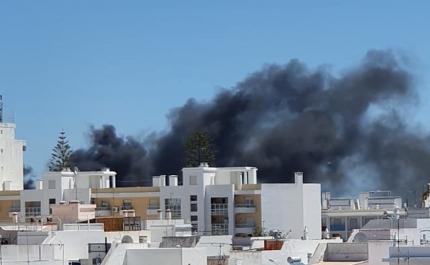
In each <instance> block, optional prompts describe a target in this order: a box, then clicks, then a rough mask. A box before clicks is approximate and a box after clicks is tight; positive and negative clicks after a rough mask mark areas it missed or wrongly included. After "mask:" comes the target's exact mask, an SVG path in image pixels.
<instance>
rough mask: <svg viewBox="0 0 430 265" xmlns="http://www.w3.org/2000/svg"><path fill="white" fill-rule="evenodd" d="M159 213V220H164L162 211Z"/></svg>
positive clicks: (158, 211)
mask: <svg viewBox="0 0 430 265" xmlns="http://www.w3.org/2000/svg"><path fill="white" fill-rule="evenodd" d="M157 213H158V220H163V211H162V210H161V209H158V210H157Z"/></svg>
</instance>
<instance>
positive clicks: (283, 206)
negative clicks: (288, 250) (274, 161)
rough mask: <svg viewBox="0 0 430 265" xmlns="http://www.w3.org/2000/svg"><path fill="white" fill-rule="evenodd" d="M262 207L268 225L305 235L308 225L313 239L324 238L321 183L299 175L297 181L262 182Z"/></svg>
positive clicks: (266, 227) (268, 228) (271, 227)
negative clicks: (281, 182) (309, 180)
mask: <svg viewBox="0 0 430 265" xmlns="http://www.w3.org/2000/svg"><path fill="white" fill-rule="evenodd" d="M261 208H262V211H261V212H262V221H263V222H264V228H265V229H267V230H268V231H270V230H272V229H278V230H281V231H284V233H288V231H290V229H291V233H290V234H289V236H290V238H294V239H297V238H301V237H302V236H303V230H304V228H305V226H306V227H307V230H308V237H309V238H310V239H321V185H320V184H303V179H302V177H297V176H296V182H295V183H293V184H262V185H261Z"/></svg>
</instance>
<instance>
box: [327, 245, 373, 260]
mask: <svg viewBox="0 0 430 265" xmlns="http://www.w3.org/2000/svg"><path fill="white" fill-rule="evenodd" d="M368 259H369V255H368V245H367V243H343V244H333V243H331V244H327V250H326V260H327V261H365V260H368Z"/></svg>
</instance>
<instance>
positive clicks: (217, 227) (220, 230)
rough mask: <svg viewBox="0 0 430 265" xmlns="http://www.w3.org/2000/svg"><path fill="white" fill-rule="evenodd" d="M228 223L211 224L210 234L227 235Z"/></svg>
mask: <svg viewBox="0 0 430 265" xmlns="http://www.w3.org/2000/svg"><path fill="white" fill-rule="evenodd" d="M228 234H229V232H228V224H212V235H228Z"/></svg>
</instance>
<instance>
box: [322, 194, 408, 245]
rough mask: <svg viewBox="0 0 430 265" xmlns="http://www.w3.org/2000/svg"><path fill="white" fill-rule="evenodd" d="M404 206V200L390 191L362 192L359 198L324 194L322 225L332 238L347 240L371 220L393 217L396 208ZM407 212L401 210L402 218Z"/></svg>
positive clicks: (403, 209)
mask: <svg viewBox="0 0 430 265" xmlns="http://www.w3.org/2000/svg"><path fill="white" fill-rule="evenodd" d="M396 206H398V207H401V206H402V198H401V197H399V196H392V195H391V192H390V191H380V190H377V191H369V192H361V193H360V195H359V198H332V197H331V194H330V192H325V193H323V194H322V211H321V218H322V225H323V227H326V228H327V229H328V230H329V232H330V234H331V236H340V237H341V238H342V239H344V240H346V239H348V237H349V236H350V235H351V232H352V230H354V229H360V228H362V227H363V226H364V225H366V224H367V223H368V222H369V221H370V220H374V219H382V218H386V217H387V216H388V215H392V214H393V211H394V209H395V207H396ZM406 214H407V211H406V209H405V208H401V209H400V216H401V217H405V216H406Z"/></svg>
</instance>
